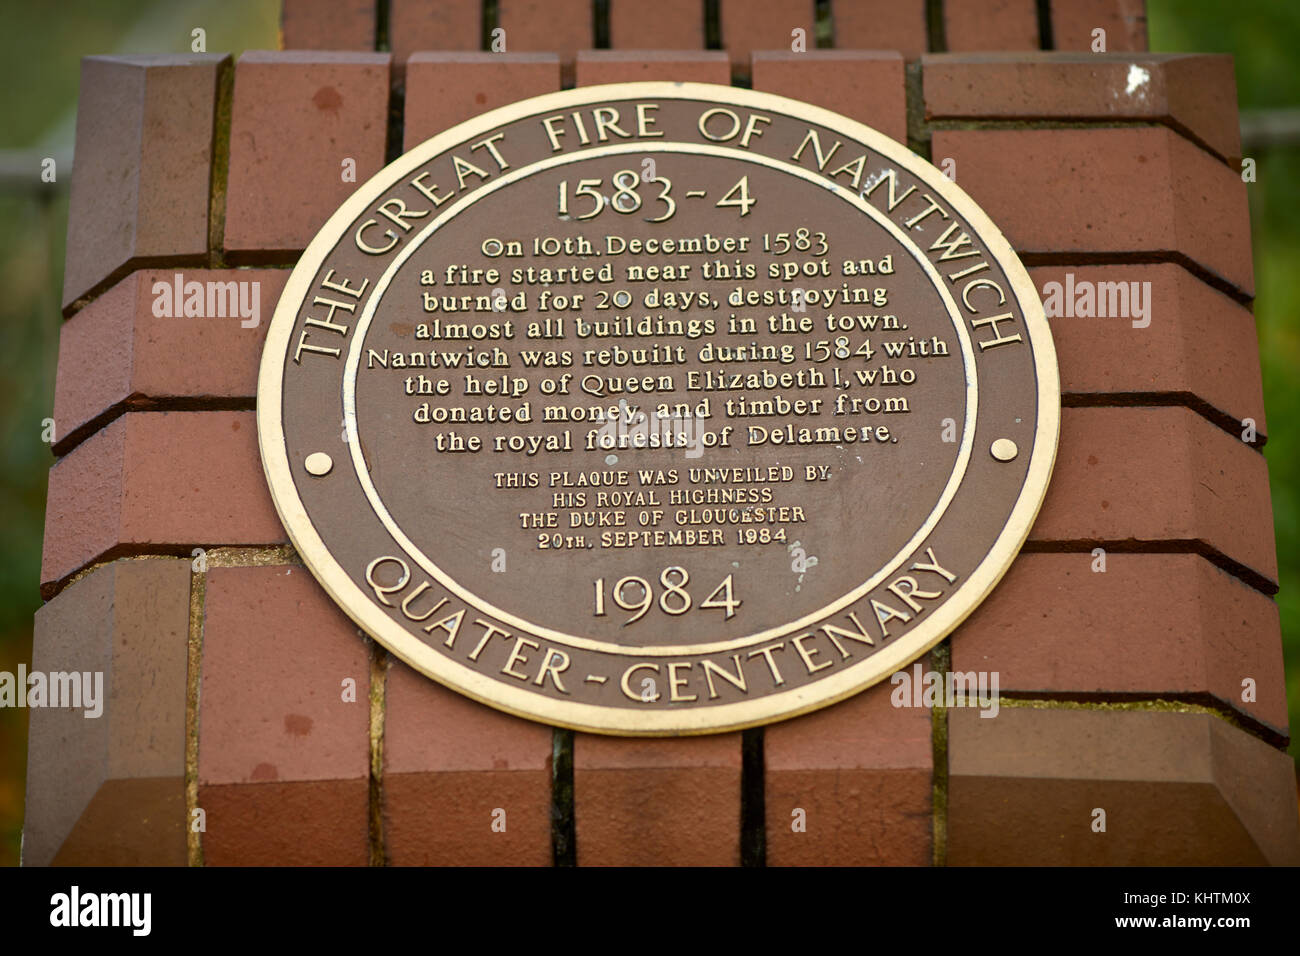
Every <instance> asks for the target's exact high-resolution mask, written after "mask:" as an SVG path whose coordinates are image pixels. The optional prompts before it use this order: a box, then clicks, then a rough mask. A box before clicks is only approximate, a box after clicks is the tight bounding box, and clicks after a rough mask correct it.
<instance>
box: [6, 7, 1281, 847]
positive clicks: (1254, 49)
mask: <svg viewBox="0 0 1300 956" xmlns="http://www.w3.org/2000/svg"><path fill="white" fill-rule="evenodd" d="M647 2H651V0H647ZM279 8H280V3H279V0H162V2H146V0H59V2H58V3H57V4H54V3H46V2H41V0H31V2H28V3H20V2H15V0H4V2H0V24H3V30H2V31H0V96H3V97H4V110H3V114H2V116H3V123H0V157H3V159H2V160H0V449H2V454H3V464H2V465H0V516H2V518H3V521H0V671H9V672H14V671H15V670H16V669H17V665H18V663H19V662H20V661H25V662H28V663H30V661H31V634H32V615H33V614H34V613H35V611H36V609H37V608H38V607H40V604H41V601H40V595H39V592H38V585H39V580H40V558H41V540H42V536H43V533H44V513H45V485H46V476H47V473H48V470H49V467H50V464H51V463H52V461H53V459H52V457H51V455H50V450H49V446H48V445H46V444H45V443H44V442H43V441H42V440H41V432H42V421H43V420H44V419H46V418H48V417H49V416H50V415H51V414H52V409H53V396H54V370H55V363H56V359H57V355H58V334H59V333H58V328H59V324H60V321H61V320H60V318H59V303H60V293H61V290H62V286H63V239H64V229H65V227H66V220H67V187H68V178H69V177H68V175H67V170H68V168H69V166H68V163H69V160H70V158H71V152H72V145H73V132H74V124H75V117H76V103H77V85H78V78H79V75H80V69H79V61H80V58H81V57H82V56H85V55H88V54H95V53H162V52H186V51H188V50H189V49H190V42H191V30H193V29H194V28H195V27H202V28H203V29H204V30H205V31H206V34H207V36H206V42H207V49H208V51H209V52H231V53H235V54H238V53H240V52H242V51H243V50H246V49H274V48H275V47H276V46H277V45H278V29H279ZM832 10H833V7H832ZM1147 17H1148V27H1149V31H1150V38H1151V49H1152V50H1158V51H1198V52H1223V53H1231V54H1233V55H1234V56H1235V57H1236V62H1237V95H1238V101H1239V103H1240V105H1241V109H1242V111H1243V128H1244V129H1245V131H1246V132H1247V134H1248V135H1247V139H1246V144H1245V146H1244V148H1243V152H1244V154H1245V155H1246V156H1248V157H1251V158H1253V159H1255V160H1256V161H1257V163H1258V168H1257V182H1255V183H1254V184H1252V185H1251V186H1250V187H1249V193H1250V207H1251V221H1252V225H1253V229H1254V245H1255V280H1256V284H1257V291H1258V299H1257V301H1256V307H1255V315H1256V319H1257V324H1258V328H1259V341H1260V355H1261V358H1262V360H1263V368H1264V397H1265V404H1266V407H1267V409H1268V425H1269V442H1268V445H1267V446H1266V447H1265V456H1266V457H1267V458H1268V461H1269V472H1270V477H1271V482H1272V490H1273V514H1274V521H1275V522H1276V526H1277V550H1278V562H1279V565H1280V568H1281V583H1282V591H1281V594H1280V595H1279V596H1278V603H1279V606H1280V609H1281V613H1282V631H1283V642H1284V647H1285V654H1286V664H1287V694H1288V698H1289V701H1290V708H1291V725H1292V727H1300V547H1298V545H1300V430H1297V429H1296V428H1295V427H1294V426H1292V425H1291V416H1292V413H1296V414H1297V415H1300V384H1298V382H1297V379H1300V322H1297V321H1296V319H1295V316H1296V315H1297V313H1298V312H1300V285H1298V284H1297V282H1296V277H1295V270H1296V269H1297V267H1300V68H1298V67H1300V56H1297V54H1296V52H1295V51H1296V50H1297V49H1300V3H1297V2H1293V0H1235V2H1233V3H1231V4H1228V3H1224V2H1222V0H1148V2H1147ZM1289 111H1295V112H1289ZM47 156H50V157H55V158H56V160H57V161H58V180H57V182H55V183H42V182H41V180H40V176H39V171H40V164H41V159H42V158H44V157H47ZM26 749H27V711H26V710H25V709H0V864H15V863H17V861H18V850H19V841H20V836H21V832H22V815H23V786H24V783H23V778H24V769H25V763H26ZM1298 753H1300V748H1298V747H1297V744H1295V743H1293V744H1292V746H1291V754H1292V756H1293V757H1296V756H1297V754H1298Z"/></svg>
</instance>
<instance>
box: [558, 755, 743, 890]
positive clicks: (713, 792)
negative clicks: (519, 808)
mask: <svg viewBox="0 0 1300 956" xmlns="http://www.w3.org/2000/svg"><path fill="white" fill-rule="evenodd" d="M740 765H741V753H740V734H738V733H733V734H721V735H713V736H707V737H683V738H679V739H674V740H638V739H631V738H613V737H600V736H596V735H594V734H576V735H575V739H574V747H573V799H574V808H573V812H574V820H575V823H576V826H577V844H578V865H579V866H736V865H738V864H739V863H740Z"/></svg>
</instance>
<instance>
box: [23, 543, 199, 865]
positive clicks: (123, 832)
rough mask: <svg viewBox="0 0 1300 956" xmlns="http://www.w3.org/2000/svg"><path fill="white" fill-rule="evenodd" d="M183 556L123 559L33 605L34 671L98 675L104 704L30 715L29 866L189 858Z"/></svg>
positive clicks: (185, 568) (37, 711)
mask: <svg viewBox="0 0 1300 956" xmlns="http://www.w3.org/2000/svg"><path fill="white" fill-rule="evenodd" d="M189 608H190V566H189V562H188V561H181V560H176V559H166V558H163V559H157V560H147V561H118V562H114V563H113V564H110V565H107V566H105V567H102V568H99V569H97V570H95V571H93V572H92V573H91V574H89V575H87V576H86V577H84V578H82V579H81V580H79V581H77V582H76V583H75V584H72V585H71V586H69V587H68V588H67V589H65V590H64V591H63V592H62V593H61V594H59V595H58V596H57V597H55V598H54V599H53V600H52V601H50V603H48V604H46V605H45V606H44V607H43V608H41V609H40V610H39V611H37V612H36V627H35V634H34V637H33V642H32V664H31V671H33V672H41V673H46V674H48V673H50V672H52V671H63V672H68V671H78V672H83V673H84V672H92V673H94V672H98V673H100V674H101V675H102V681H103V686H102V700H101V701H100V703H101V704H102V711H101V714H100V716H99V717H97V718H92V719H87V717H86V716H85V713H86V711H85V710H84V708H83V709H64V708H53V707H43V708H38V709H33V710H32V711H31V712H30V721H29V745H28V748H27V752H28V765H27V804H26V811H27V819H26V822H25V825H24V827H23V863H24V865H27V866H46V865H49V864H51V863H53V864H56V865H74V866H135V865H152V866H182V865H184V863H185V858H186V848H185V825H186V815H185V698H186V655H187V650H186V637H187V634H188V632H189Z"/></svg>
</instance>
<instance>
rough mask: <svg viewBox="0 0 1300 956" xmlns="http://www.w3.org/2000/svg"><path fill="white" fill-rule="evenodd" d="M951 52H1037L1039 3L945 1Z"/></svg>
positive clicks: (945, 26) (947, 41)
mask: <svg viewBox="0 0 1300 956" xmlns="http://www.w3.org/2000/svg"><path fill="white" fill-rule="evenodd" d="M943 33H944V40H945V46H946V47H947V48H948V49H949V50H1036V49H1038V4H1037V3H1036V0H944V4H943Z"/></svg>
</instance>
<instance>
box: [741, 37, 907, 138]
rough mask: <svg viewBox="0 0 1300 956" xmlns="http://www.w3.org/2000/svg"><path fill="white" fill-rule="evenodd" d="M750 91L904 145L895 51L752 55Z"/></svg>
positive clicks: (903, 99)
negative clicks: (821, 111) (817, 109)
mask: <svg viewBox="0 0 1300 956" xmlns="http://www.w3.org/2000/svg"><path fill="white" fill-rule="evenodd" d="M754 89H756V90H762V91H763V92H765V93H776V94H778V95H780V96H788V97H791V98H792V99H796V100H802V101H804V102H806V103H812V104H813V105H814V106H821V107H823V108H825V109H828V110H833V111H835V112H836V113H842V114H843V115H845V116H847V117H849V118H850V119H855V120H857V121H858V122H860V123H865V124H866V125H868V126H870V127H873V128H874V129H878V130H880V131H881V132H882V133H884V134H885V135H886V136H889V137H891V138H892V139H895V140H897V141H898V142H900V143H906V142H907V90H906V88H905V87H904V80H903V58H902V56H901V55H900V54H898V53H895V52H876V51H863V50H812V51H809V52H808V53H788V52H766V51H764V52H756V53H755V54H754Z"/></svg>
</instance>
